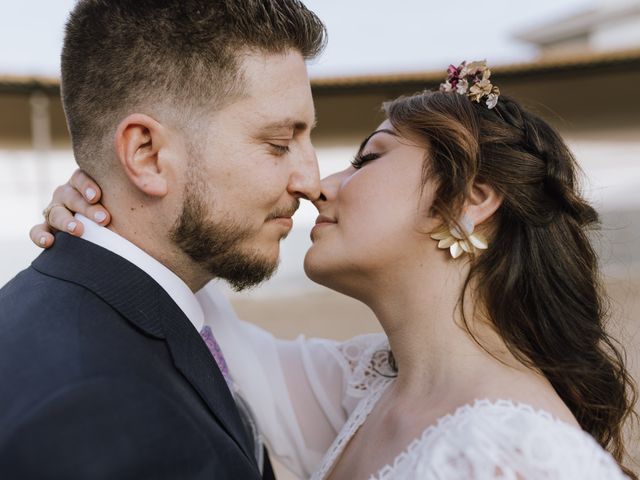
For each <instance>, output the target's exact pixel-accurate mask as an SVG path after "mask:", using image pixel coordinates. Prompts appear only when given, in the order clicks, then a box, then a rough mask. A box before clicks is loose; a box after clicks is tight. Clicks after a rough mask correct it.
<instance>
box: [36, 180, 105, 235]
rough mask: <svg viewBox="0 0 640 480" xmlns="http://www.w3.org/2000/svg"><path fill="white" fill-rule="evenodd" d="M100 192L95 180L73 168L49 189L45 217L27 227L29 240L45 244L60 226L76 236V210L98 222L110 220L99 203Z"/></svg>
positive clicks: (80, 227)
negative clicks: (54, 187) (64, 180)
mask: <svg viewBox="0 0 640 480" xmlns="http://www.w3.org/2000/svg"><path fill="white" fill-rule="evenodd" d="M101 196H102V192H101V191H100V187H99V186H98V184H97V183H96V182H94V181H93V179H92V178H91V177H89V175H87V174H86V173H84V172H83V171H82V170H76V171H75V172H73V175H71V178H70V179H69V181H68V182H67V183H65V184H64V185H60V186H59V187H58V188H56V189H55V190H54V192H53V198H52V199H51V203H49V206H48V207H47V208H46V209H45V211H44V214H45V221H44V223H41V224H39V225H35V226H34V227H32V228H31V231H30V232H29V236H30V237H31V241H32V242H33V243H35V244H36V245H38V246H39V247H43V248H49V247H50V246H51V245H53V242H54V240H55V238H54V236H53V233H55V232H56V231H58V230H60V231H63V232H67V233H70V234H71V235H75V236H76V237H79V236H80V235H82V233H83V232H84V225H82V222H80V221H79V220H78V219H76V218H75V217H74V216H73V215H74V213H80V214H82V215H84V216H85V217H87V218H90V219H91V220H93V221H94V222H96V223H99V224H100V225H103V226H105V225H108V224H109V222H110V221H111V217H110V216H109V212H107V210H106V209H105V208H104V207H103V206H102V205H101V204H100V203H99V202H100V198H101Z"/></svg>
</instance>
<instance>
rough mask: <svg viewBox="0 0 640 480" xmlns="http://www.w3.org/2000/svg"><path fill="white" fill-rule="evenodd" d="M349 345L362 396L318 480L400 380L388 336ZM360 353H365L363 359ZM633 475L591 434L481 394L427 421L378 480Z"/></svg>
mask: <svg viewBox="0 0 640 480" xmlns="http://www.w3.org/2000/svg"><path fill="white" fill-rule="evenodd" d="M340 348H341V351H342V352H343V354H344V355H345V357H346V358H347V359H348V361H349V364H350V365H351V366H352V367H353V376H352V377H351V379H350V381H349V390H350V391H351V394H356V393H357V394H359V395H360V397H361V400H360V402H359V403H358V405H357V406H356V408H355V410H354V411H353V413H352V414H351V416H350V417H349V418H348V420H347V422H346V424H345V425H344V427H343V429H342V431H341V432H340V433H339V434H338V436H337V438H336V439H335V441H334V442H333V445H332V446H331V448H330V449H329V451H328V452H327V454H326V455H325V457H324V459H323V460H322V462H321V464H320V467H319V469H318V470H317V471H316V472H315V473H314V475H313V476H312V480H322V479H324V478H326V476H327V474H328V473H329V472H330V471H331V469H332V467H333V465H334V464H335V462H336V461H337V460H338V459H339V457H340V455H341V454H342V452H343V450H344V448H345V447H346V445H347V443H348V442H349V440H350V439H351V438H352V437H353V435H354V434H355V433H356V431H357V430H358V428H359V427H360V426H361V425H362V424H363V423H364V421H365V420H366V418H367V416H368V415H369V413H370V412H371V411H372V410H373V407H374V406H375V405H376V402H377V401H378V400H379V399H380V397H381V396H382V394H383V393H384V391H385V390H386V389H387V388H388V387H389V386H390V385H391V384H392V383H393V381H394V379H393V378H389V376H387V375H386V374H385V370H386V371H389V370H390V368H389V366H388V365H385V364H384V363H385V361H386V359H387V358H388V356H387V355H383V354H382V353H381V352H384V351H385V349H386V348H388V345H386V344H385V343H384V342H381V343H378V344H374V345H369V346H366V347H363V346H362V345H358V343H357V341H356V343H355V344H350V343H349V342H346V343H345V344H342V345H341V347H340ZM357 353H359V354H360V355H361V356H360V358H357ZM625 478H627V477H626V476H624V475H623V474H622V472H621V471H620V469H619V467H618V465H617V464H616V462H615V461H614V460H613V458H612V457H611V455H610V454H609V453H608V452H606V451H605V450H604V449H602V447H601V446H600V445H599V444H598V443H597V442H596V441H595V440H594V439H593V438H592V437H591V436H590V435H589V434H587V433H586V432H584V431H582V430H580V429H579V428H576V427H574V426H572V425H569V424H567V423H565V422H562V421H560V420H558V419H556V418H554V417H553V416H552V415H551V414H549V413H547V412H545V411H542V410H535V409H534V408H532V407H531V406H529V405H525V404H520V403H514V402H512V401H509V400H497V401H489V400H476V401H475V402H474V403H473V404H469V405H464V406H462V407H460V408H458V409H457V410H456V411H455V412H453V413H451V414H449V415H446V416H444V417H441V418H440V419H439V420H438V421H437V422H436V423H435V424H434V425H431V426H429V427H427V428H426V429H425V430H424V431H423V433H422V435H420V436H419V437H418V438H416V439H414V440H413V441H412V442H411V443H410V444H409V445H407V447H406V449H405V450H404V451H403V452H402V453H400V454H399V455H398V456H397V457H396V458H395V460H394V462H393V464H391V465H386V466H385V467H384V468H382V469H381V470H379V471H378V472H377V473H375V474H374V475H372V476H371V477H370V480H391V479H403V480H404V479H421V480H427V479H429V480H431V479H434V480H435V479H438V480H481V479H482V480H485V479H486V480H524V479H527V480H529V479H532V480H533V479H545V480H546V479H549V480H551V479H553V480H556V479H557V480H560V479H567V480H569V479H571V480H573V479H581V480H584V479H593V480H596V479H598V480H601V479H607V480H616V479H620V480H622V479H625Z"/></svg>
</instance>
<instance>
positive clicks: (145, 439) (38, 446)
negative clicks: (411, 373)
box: [0, 234, 273, 480]
mask: <svg viewBox="0 0 640 480" xmlns="http://www.w3.org/2000/svg"><path fill="white" fill-rule="evenodd" d="M266 463H267V465H266V466H265V476H264V477H265V478H273V472H272V471H271V467H270V465H269V462H268V460H267V461H266ZM0 478H1V479H4V480H8V479H13V478H16V479H18V478H19V479H22V478H34V479H36V478H37V479H54V478H55V479H58V478H59V479H66V480H70V479H102V478H104V479H128V478H131V479H147V478H148V479H169V478H171V479H192V478H193V479H216V480H223V479H230V480H231V479H233V480H238V479H242V480H243V479H247V480H251V479H260V473H259V471H258V467H257V465H256V462H255V460H254V458H253V455H252V453H251V452H250V447H249V439H248V438H247V436H246V434H245V431H244V430H243V427H242V423H241V420H240V417H239V414H238V411H237V409H236V406H235V403H234V401H233V399H232V397H231V395H230V393H229V390H228V388H227V385H226V383H225V381H224V379H223V377H222V374H221V373H220V371H219V369H218V367H217V365H216V363H215V361H214V360H213V358H212V356H211V354H210V353H209V351H208V349H207V347H206V345H205V344H204V342H203V341H202V339H201V338H200V335H199V334H198V332H196V330H195V329H194V328H193V326H192V324H191V323H190V322H189V320H188V319H187V317H186V316H185V315H184V314H183V313H182V311H181V310H180V308H179V307H178V306H177V305H176V304H175V303H174V302H173V300H172V299H171V298H170V297H169V295H167V293H166V292H165V291H164V290H163V289H162V288H161V287H160V286H159V285H158V284H157V283H156V282H155V281H154V280H153V279H152V278H151V277H149V276H148V275H147V274H146V273H144V272H143V271H142V270H140V269H139V268H138V267H136V266H135V265H133V264H131V263H130V262H128V261H127V260H125V259H123V258H121V257H119V256H118V255H115V254H113V253H111V252H109V251H107V250H105V249H103V248H101V247H98V246H96V245H94V244H91V243H89V242H86V241H84V240H81V239H77V238H74V237H72V236H69V235H66V234H58V235H57V237H56V243H55V246H54V247H53V248H52V249H51V250H49V251H45V252H43V253H42V254H41V255H40V256H39V257H38V258H37V259H36V260H35V261H34V262H33V264H32V265H31V267H30V268H27V269H26V270H24V271H22V272H21V273H19V274H18V275H17V276H16V277H15V278H14V279H13V280H11V281H10V282H9V283H8V284H7V285H6V286H5V287H4V288H2V290H0Z"/></svg>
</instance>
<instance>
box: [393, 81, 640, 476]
mask: <svg viewBox="0 0 640 480" xmlns="http://www.w3.org/2000/svg"><path fill="white" fill-rule="evenodd" d="M384 108H385V111H386V113H387V116H388V118H389V120H390V122H391V123H392V125H393V126H394V127H395V128H396V129H397V130H398V131H399V132H400V133H402V134H404V135H407V136H409V137H410V138H416V137H417V138H419V139H421V140H422V141H424V142H425V143H426V144H427V146H428V152H429V153H428V156H427V157H428V158H426V159H425V165H424V168H423V177H424V178H423V183H424V182H426V180H427V179H428V178H430V179H434V180H435V181H436V183H437V191H436V195H435V200H434V203H433V208H432V213H433V214H434V215H436V216H438V217H440V218H441V219H442V220H443V221H444V222H447V223H449V224H451V225H456V224H457V223H456V222H457V219H458V217H459V215H460V210H461V207H462V205H463V202H464V200H465V198H466V195H467V193H468V192H469V191H470V186H471V185H472V184H473V182H479V183H485V184H488V185H490V186H491V187H493V189H495V190H496V191H497V192H498V193H499V194H500V195H501V196H502V197H503V203H502V205H501V206H500V208H499V209H498V211H497V212H496V214H495V215H494V218H493V220H492V223H491V241H490V245H489V248H488V249H487V250H485V251H484V252H482V254H479V255H476V256H474V257H473V258H472V261H471V268H470V273H469V276H468V278H467V281H466V284H465V288H464V289H463V292H462V295H461V303H460V304H461V305H462V304H463V303H462V299H463V298H464V296H465V293H466V292H467V287H468V286H469V285H470V282H471V281H473V283H474V285H477V288H478V290H477V292H476V296H477V298H478V301H479V302H480V305H481V307H482V309H483V310H484V311H485V312H486V315H487V316H488V318H489V319H490V321H491V322H492V324H493V327H494V328H495V330H496V331H497V332H498V334H499V335H500V336H501V337H502V339H503V340H504V341H505V343H506V345H507V347H508V348H509V350H510V351H511V353H512V354H513V355H515V357H516V358H517V359H518V360H519V361H521V362H522V363H523V364H525V365H528V366H529V367H531V368H535V369H537V370H539V371H541V372H542V373H543V374H544V375H545V376H546V378H547V379H548V380H549V381H550V382H551V384H552V385H553V387H554V388H555V390H556V392H557V393H558V394H559V395H560V397H561V398H562V400H563V401H564V402H565V404H566V405H567V406H568V407H569V408H570V410H571V411H572V413H573V414H574V416H575V417H576V419H577V420H578V422H579V423H580V425H581V426H582V428H583V429H584V430H585V431H587V432H588V433H590V434H591V435H592V436H593V437H594V438H595V439H596V440H597V441H598V442H599V443H600V445H602V446H603V448H605V449H607V450H608V451H609V452H611V454H612V455H613V457H614V458H615V459H616V460H617V461H618V462H619V463H622V460H623V457H624V455H625V446H624V440H623V424H624V422H625V421H626V420H627V419H628V418H629V417H630V416H635V414H634V412H633V405H634V403H635V400H636V396H637V394H636V387H635V384H634V382H633V380H632V378H631V376H630V375H629V372H628V371H627V369H626V367H625V356H624V353H623V349H622V348H621V346H620V345H619V344H618V343H617V342H616V341H615V340H614V339H612V338H611V337H610V336H609V335H608V334H607V332H606V330H605V326H604V320H605V318H606V306H605V303H606V302H605V298H606V297H605V296H604V292H603V289H602V286H601V281H600V272H599V268H598V258H597V256H596V253H595V252H594V249H593V246H592V245H591V242H590V240H589V237H588V233H589V230H591V229H594V228H597V226H598V214H597V213H596V211H595V210H594V209H593V208H592V207H591V205H589V204H588V203H587V202H586V201H585V200H584V199H583V198H582V197H581V196H580V194H579V193H578V189H577V185H576V172H577V171H578V167H577V164H576V162H575V159H574V158H573V156H572V154H571V152H570V151H569V149H568V148H567V146H566V145H565V143H564V142H563V140H562V139H561V138H560V136H559V135H558V133H557V132H556V131H555V130H554V129H553V128H551V127H550V126H549V125H548V124H547V123H546V122H545V121H543V120H542V119H540V118H538V117H537V116H535V115H533V114H531V113H529V112H527V111H526V110H524V109H523V108H522V107H521V106H520V105H518V103H516V102H515V101H514V100H512V99H510V98H508V97H505V96H501V97H500V99H499V101H498V104H497V106H496V107H495V108H494V109H491V110H490V109H488V108H487V107H486V106H485V105H484V103H482V104H479V103H474V102H472V101H470V100H469V99H468V98H467V97H466V96H464V95H459V94H457V93H451V92H450V93H444V92H424V93H421V94H417V95H414V96H410V97H401V98H399V99H397V100H394V101H392V102H388V103H386V104H385V106H384ZM464 321H465V327H466V328H467V330H468V331H469V333H471V331H470V329H469V325H468V323H467V321H466V319H465V320H464ZM623 469H624V471H625V473H626V474H627V475H629V476H631V477H632V478H634V479H637V476H636V475H635V474H634V473H633V472H631V471H630V470H629V469H627V468H625V467H623Z"/></svg>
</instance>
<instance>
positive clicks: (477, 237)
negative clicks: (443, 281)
mask: <svg viewBox="0 0 640 480" xmlns="http://www.w3.org/2000/svg"><path fill="white" fill-rule="evenodd" d="M460 226H461V227H462V228H464V230H465V232H466V238H465V235H463V234H462V233H461V232H460V231H459V230H458V229H457V228H456V227H453V228H451V227H449V225H447V224H446V223H443V224H442V225H441V226H440V227H438V228H437V229H436V230H434V231H433V232H432V233H431V238H433V239H434V240H438V248H442V249H446V248H448V249H449V252H450V253H451V256H452V257H453V258H458V257H459V256H460V255H462V254H463V253H471V252H475V250H476V249H478V250H486V249H487V247H488V246H489V244H488V243H487V239H486V238H485V236H484V235H482V234H481V233H473V230H474V225H473V222H472V221H471V219H469V217H467V216H466V215H463V217H462V220H461V221H460Z"/></svg>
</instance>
